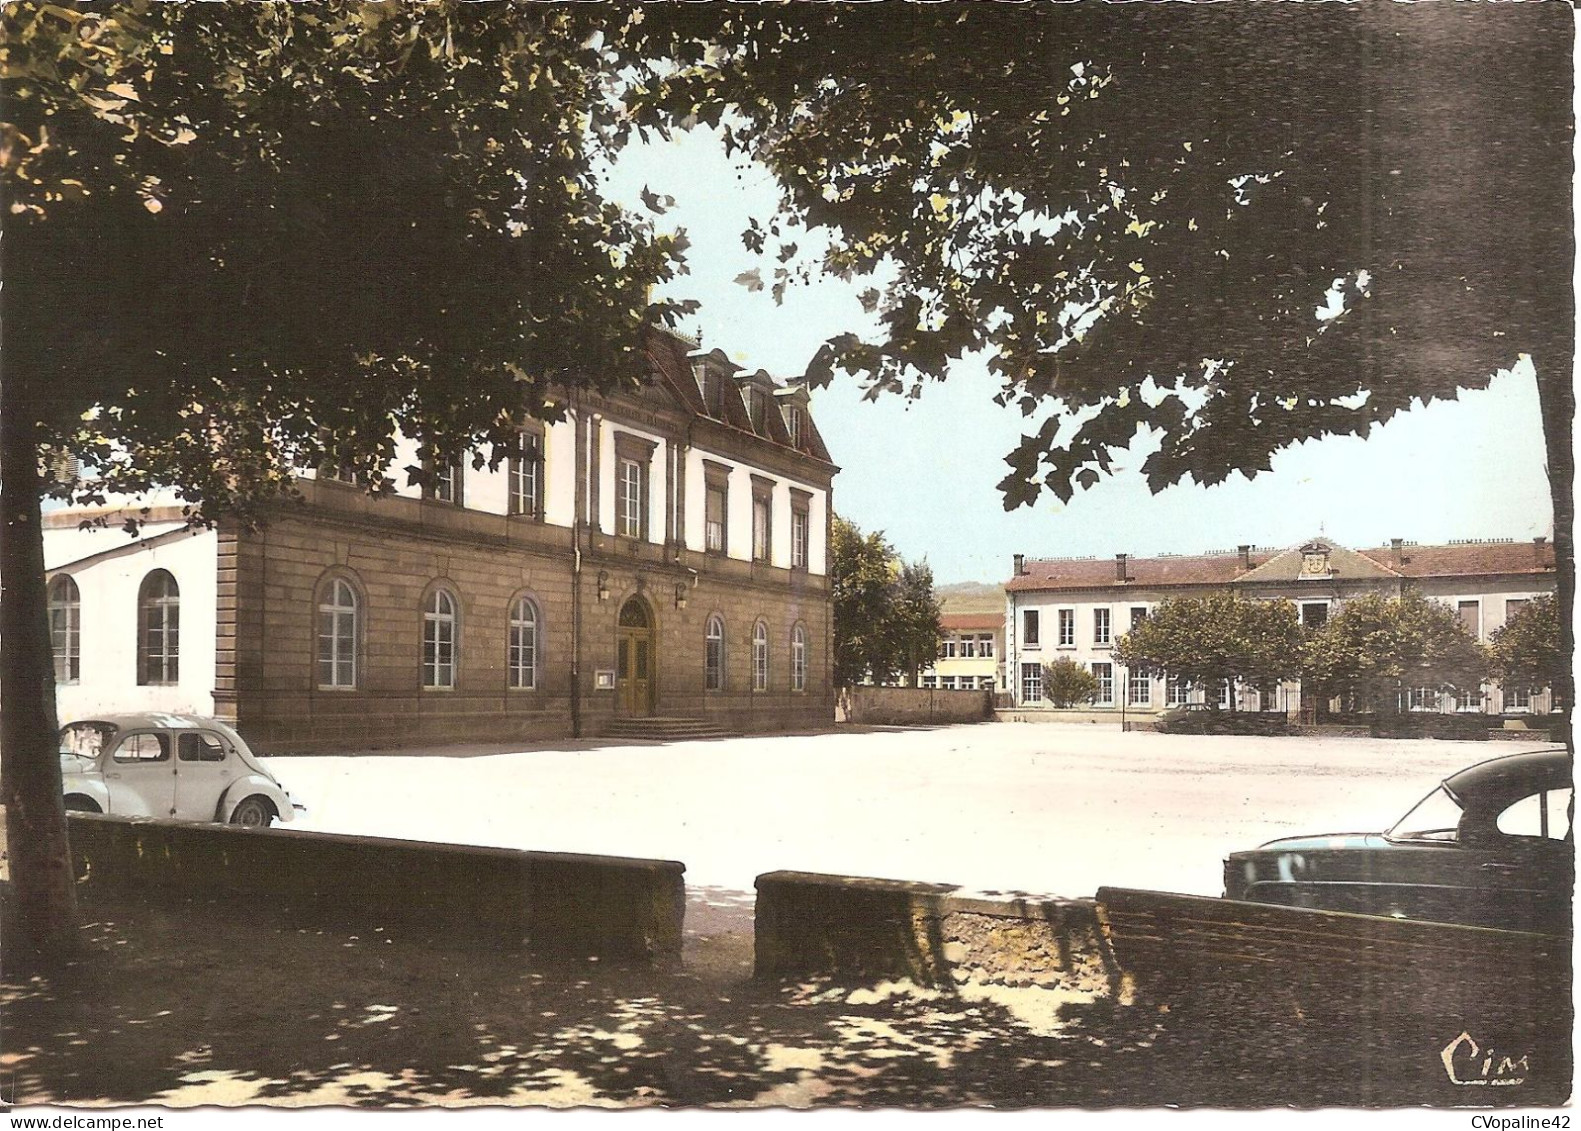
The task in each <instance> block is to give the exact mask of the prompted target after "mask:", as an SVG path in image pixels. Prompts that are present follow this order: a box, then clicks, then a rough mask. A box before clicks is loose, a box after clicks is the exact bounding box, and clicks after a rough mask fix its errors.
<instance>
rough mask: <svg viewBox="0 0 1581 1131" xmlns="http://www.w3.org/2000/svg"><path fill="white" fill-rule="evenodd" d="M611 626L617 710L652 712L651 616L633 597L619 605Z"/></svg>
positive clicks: (628, 713)
mask: <svg viewBox="0 0 1581 1131" xmlns="http://www.w3.org/2000/svg"><path fill="white" fill-rule="evenodd" d="M615 623H616V628H615V650H616V651H615V694H616V698H617V699H618V700H619V702H620V713H621V714H623V715H626V716H628V717H636V718H643V717H646V716H648V715H651V714H652V713H653V689H654V685H655V684H656V683H657V682H658V681H657V679H656V678H655V675H656V673H655V671H654V658H655V657H654V651H653V620H652V618H651V617H649V615H648V607H647V606H646V605H644V604H643V603H642V600H641V599H640V598H637V597H633V598H631V599H630V600H629V601H627V602H626V603H625V604H624V605H622V606H621V607H620V616H619V618H618V619H617V620H616V622H615Z"/></svg>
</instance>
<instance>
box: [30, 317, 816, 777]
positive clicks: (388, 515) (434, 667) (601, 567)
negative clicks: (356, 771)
mask: <svg viewBox="0 0 1581 1131" xmlns="http://www.w3.org/2000/svg"><path fill="white" fill-rule="evenodd" d="M647 350H648V356H649V360H650V363H651V377H650V380H649V382H648V383H647V384H645V385H644V386H643V387H642V388H640V389H639V390H637V391H635V392H631V393H618V394H611V395H602V394H599V393H595V392H591V391H585V390H577V391H567V392H566V394H565V398H566V399H565V401H564V402H563V403H562V404H560V405H558V406H557V407H558V408H560V409H561V410H563V415H562V417H561V419H558V420H554V421H534V422H531V423H530V424H528V425H527V426H526V427H524V428H523V430H522V433H521V438H520V448H519V450H518V451H517V452H516V454H515V457H514V458H512V459H510V460H508V461H504V462H502V463H501V464H500V466H498V467H497V468H488V467H484V468H474V467H473V466H472V465H471V462H470V460H461V461H458V462H457V463H456V464H455V465H454V466H452V467H450V468H448V469H445V470H444V471H442V472H441V474H440V475H439V477H438V483H437V484H436V485H435V486H433V487H431V488H418V487H415V486H397V487H396V488H395V490H394V493H393V495H384V496H374V495H370V494H369V493H368V492H367V491H366V490H365V489H364V488H363V487H362V486H361V485H359V484H357V483H355V482H348V481H343V480H342V479H341V477H339V476H337V474H336V473H335V472H334V470H333V469H329V468H325V469H320V470H319V471H318V472H317V473H314V472H311V471H304V472H303V473H302V475H301V477H300V479H299V480H298V482H297V487H298V489H299V490H300V493H301V496H302V497H301V499H300V500H298V501H291V500H285V501H281V502H279V503H277V504H275V505H273V506H272V507H271V509H270V511H269V514H268V521H267V522H266V523H265V524H263V525H262V527H261V528H260V529H257V530H255V531H250V530H246V529H242V528H240V527H236V526H233V525H229V524H226V523H223V522H222V523H221V524H220V525H219V526H218V527H217V528H215V529H211V530H197V531H194V530H190V529H188V528H187V527H186V525H185V523H184V522H183V520H182V517H181V515H180V513H179V510H178V509H177V508H174V507H167V508H155V509H153V510H151V511H150V512H149V513H148V514H147V515H146V517H145V519H144V521H143V522H142V525H141V528H140V530H139V531H138V533H137V534H136V535H135V536H133V537H128V536H127V535H126V534H125V533H122V532H120V531H119V530H118V529H117V526H118V522H119V520H118V519H116V518H113V517H112V520H111V521H110V522H109V524H108V528H100V529H82V528H81V527H82V524H83V522H84V520H85V519H91V518H92V517H94V514H93V512H87V511H83V510H63V511H55V512H52V513H50V514H48V515H46V516H45V518H46V532H45V556H46V568H47V572H48V578H49V602H50V624H51V631H52V637H53V643H54V651H55V671H56V682H57V696H58V704H59V713H60V716H61V719H62V721H66V720H69V719H75V718H83V717H87V716H91V715H93V714H101V713H110V712H116V711H132V710H164V711H173V712H193V713H198V714H204V715H217V716H219V717H221V718H225V719H228V720H231V721H232V722H234V724H235V725H236V726H237V727H238V729H239V730H240V731H241V733H242V734H243V735H244V736H245V737H246V738H247V740H248V742H249V743H250V744H252V745H254V746H255V747H256V748H258V749H260V750H262V751H264V752H267V753H282V752H312V751H327V750H338V749H365V748H370V747H381V746H382V747H393V746H401V745H407V746H412V745H429V744H439V743H459V742H491V741H502V740H503V741H513V740H517V739H544V738H557V737H566V736H573V735H598V734H602V733H606V732H607V731H609V730H610V729H611V728H613V727H615V726H617V725H621V724H623V723H625V724H629V723H630V722H631V721H633V720H644V719H648V720H653V719H667V720H675V719H685V720H694V721H697V722H700V723H706V724H711V725H713V726H715V727H717V728H718V729H722V730H727V731H740V732H749V731H761V730H770V729H783V728H790V727H798V726H812V725H819V724H823V723H827V722H829V721H830V720H831V719H832V717H833V711H834V691H833V687H832V685H831V672H832V662H831V656H832V646H833V640H832V636H833V624H832V613H831V603H830V587H829V577H828V544H829V523H830V514H831V511H830V494H831V487H832V482H833V477H834V475H835V474H836V473H837V471H838V468H837V467H835V465H834V464H833V462H832V461H831V460H830V458H829V453H828V451H827V449H826V448H825V446H824V443H823V440H822V438H821V436H820V435H819V432H818V429H817V427H816V425H815V424H814V423H813V420H812V416H811V414H810V412H809V407H808V394H807V390H806V387H805V385H804V384H801V383H795V382H793V383H789V384H786V383H781V382H778V381H775V380H774V379H773V378H772V377H770V376H769V375H768V374H766V373H764V372H762V371H758V372H755V373H748V372H745V371H744V370H743V369H742V368H741V367H740V366H737V365H735V364H733V363H732V362H731V361H730V360H729V359H728V358H727V357H726V355H725V354H724V353H723V352H722V351H720V350H717V349H715V350H709V351H705V350H703V349H701V348H700V347H699V345H698V343H696V342H693V341H690V340H688V339H685V338H682V337H680V336H678V335H675V334H672V333H667V332H654V333H652V334H650V336H649V338H648V341H647ZM415 453H416V444H415V442H413V441H411V440H409V439H402V440H400V442H399V444H398V450H397V457H396V460H395V464H394V466H395V467H400V466H403V465H405V464H409V463H413V462H415ZM101 517H102V514H101Z"/></svg>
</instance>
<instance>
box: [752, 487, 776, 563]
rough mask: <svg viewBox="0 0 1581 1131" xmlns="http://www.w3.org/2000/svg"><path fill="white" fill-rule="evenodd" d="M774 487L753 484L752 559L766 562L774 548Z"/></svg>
mask: <svg viewBox="0 0 1581 1131" xmlns="http://www.w3.org/2000/svg"><path fill="white" fill-rule="evenodd" d="M772 490H773V488H772V487H769V486H765V485H764V484H761V483H757V482H754V483H753V485H752V560H753V561H755V562H766V561H768V560H769V556H770V554H772V553H773V549H774V529H773V526H772V525H771V521H772V516H773V513H774V511H773V495H772V494H771V492H772Z"/></svg>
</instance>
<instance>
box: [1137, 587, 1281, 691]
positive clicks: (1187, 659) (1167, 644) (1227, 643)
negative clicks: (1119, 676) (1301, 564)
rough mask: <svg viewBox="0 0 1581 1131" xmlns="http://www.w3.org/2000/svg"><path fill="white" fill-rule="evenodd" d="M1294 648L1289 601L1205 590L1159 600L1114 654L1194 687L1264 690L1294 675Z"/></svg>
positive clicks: (1139, 668)
mask: <svg viewBox="0 0 1581 1131" xmlns="http://www.w3.org/2000/svg"><path fill="white" fill-rule="evenodd" d="M1301 645H1302V637H1301V625H1300V622H1299V620H1298V619H1297V617H1296V611H1295V606H1294V605H1292V604H1291V603H1290V602H1288V601H1253V600H1247V599H1246V598H1244V597H1241V596H1239V595H1237V594H1234V593H1212V594H1209V595H1208V596H1206V597H1173V598H1169V599H1167V600H1164V601H1160V602H1159V603H1158V605H1157V606H1156V607H1155V608H1154V609H1153V610H1152V611H1151V612H1150V613H1148V615H1147V616H1146V617H1145V618H1144V619H1143V620H1142V621H1140V622H1139V623H1138V624H1137V625H1135V626H1134V627H1133V628H1132V629H1131V631H1129V632H1127V633H1126V634H1125V635H1124V636H1122V637H1120V639H1119V640H1117V641H1116V642H1115V647H1114V657H1115V659H1116V660H1117V661H1118V662H1120V663H1121V664H1124V665H1125V666H1126V667H1128V668H1130V669H1131V670H1132V671H1135V672H1141V673H1146V674H1147V675H1150V676H1156V677H1162V676H1164V675H1166V674H1167V675H1168V676H1169V677H1170V678H1173V679H1180V680H1185V681H1186V682H1188V683H1190V684H1192V685H1193V686H1196V687H1204V688H1213V687H1218V686H1220V685H1221V684H1223V683H1225V682H1226V681H1230V682H1232V683H1234V682H1240V683H1245V684H1249V685H1251V686H1254V687H1266V686H1269V685H1272V684H1277V683H1279V682H1280V681H1282V680H1286V679H1294V678H1295V677H1296V676H1298V675H1299V674H1300V673H1301ZM1233 701H1234V700H1233V698H1232V700H1231V702H1233Z"/></svg>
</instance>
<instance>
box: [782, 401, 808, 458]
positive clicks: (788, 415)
mask: <svg viewBox="0 0 1581 1131" xmlns="http://www.w3.org/2000/svg"><path fill="white" fill-rule="evenodd" d="M785 430H786V431H787V432H789V433H790V441H791V447H793V448H799V447H801V446H802V444H803V443H804V442H805V441H806V438H807V414H806V413H804V412H803V411H802V408H801V406H800V405H794V404H793V405H790V406H788V407H787V408H786V409H785Z"/></svg>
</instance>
